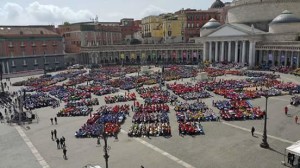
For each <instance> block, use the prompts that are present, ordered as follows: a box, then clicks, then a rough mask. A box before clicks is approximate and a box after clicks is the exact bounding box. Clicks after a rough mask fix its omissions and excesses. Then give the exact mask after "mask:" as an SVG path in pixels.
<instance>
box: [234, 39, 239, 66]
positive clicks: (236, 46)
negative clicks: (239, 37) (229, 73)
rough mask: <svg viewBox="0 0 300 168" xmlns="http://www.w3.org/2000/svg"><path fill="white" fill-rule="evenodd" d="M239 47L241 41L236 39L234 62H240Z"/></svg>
mask: <svg viewBox="0 0 300 168" xmlns="http://www.w3.org/2000/svg"><path fill="white" fill-rule="evenodd" d="M238 48H239V42H238V41H235V53H234V62H235V63H238Z"/></svg>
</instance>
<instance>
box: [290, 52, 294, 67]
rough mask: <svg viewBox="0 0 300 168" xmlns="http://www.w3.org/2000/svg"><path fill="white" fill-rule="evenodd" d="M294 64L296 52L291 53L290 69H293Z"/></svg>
mask: <svg viewBox="0 0 300 168" xmlns="http://www.w3.org/2000/svg"><path fill="white" fill-rule="evenodd" d="M293 64H294V51H291V60H290V67H293Z"/></svg>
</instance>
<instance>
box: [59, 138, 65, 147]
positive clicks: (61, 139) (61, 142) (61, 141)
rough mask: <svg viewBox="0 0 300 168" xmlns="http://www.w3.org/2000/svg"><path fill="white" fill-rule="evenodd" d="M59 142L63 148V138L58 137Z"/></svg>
mask: <svg viewBox="0 0 300 168" xmlns="http://www.w3.org/2000/svg"><path fill="white" fill-rule="evenodd" d="M59 142H60V146H61V147H62V148H63V147H64V139H63V138H60V140H59Z"/></svg>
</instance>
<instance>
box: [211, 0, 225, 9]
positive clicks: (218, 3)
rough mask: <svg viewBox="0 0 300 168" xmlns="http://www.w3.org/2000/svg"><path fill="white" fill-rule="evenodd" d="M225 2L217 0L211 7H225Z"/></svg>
mask: <svg viewBox="0 0 300 168" xmlns="http://www.w3.org/2000/svg"><path fill="white" fill-rule="evenodd" d="M224 6H225V4H224V3H223V2H222V1H221V0H216V1H215V2H214V3H213V4H212V5H211V7H210V8H223V7H224Z"/></svg>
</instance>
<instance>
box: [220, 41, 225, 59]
mask: <svg viewBox="0 0 300 168" xmlns="http://www.w3.org/2000/svg"><path fill="white" fill-rule="evenodd" d="M224 43H225V42H224V41H222V42H221V61H220V62H223V61H224V57H225V56H224Z"/></svg>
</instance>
